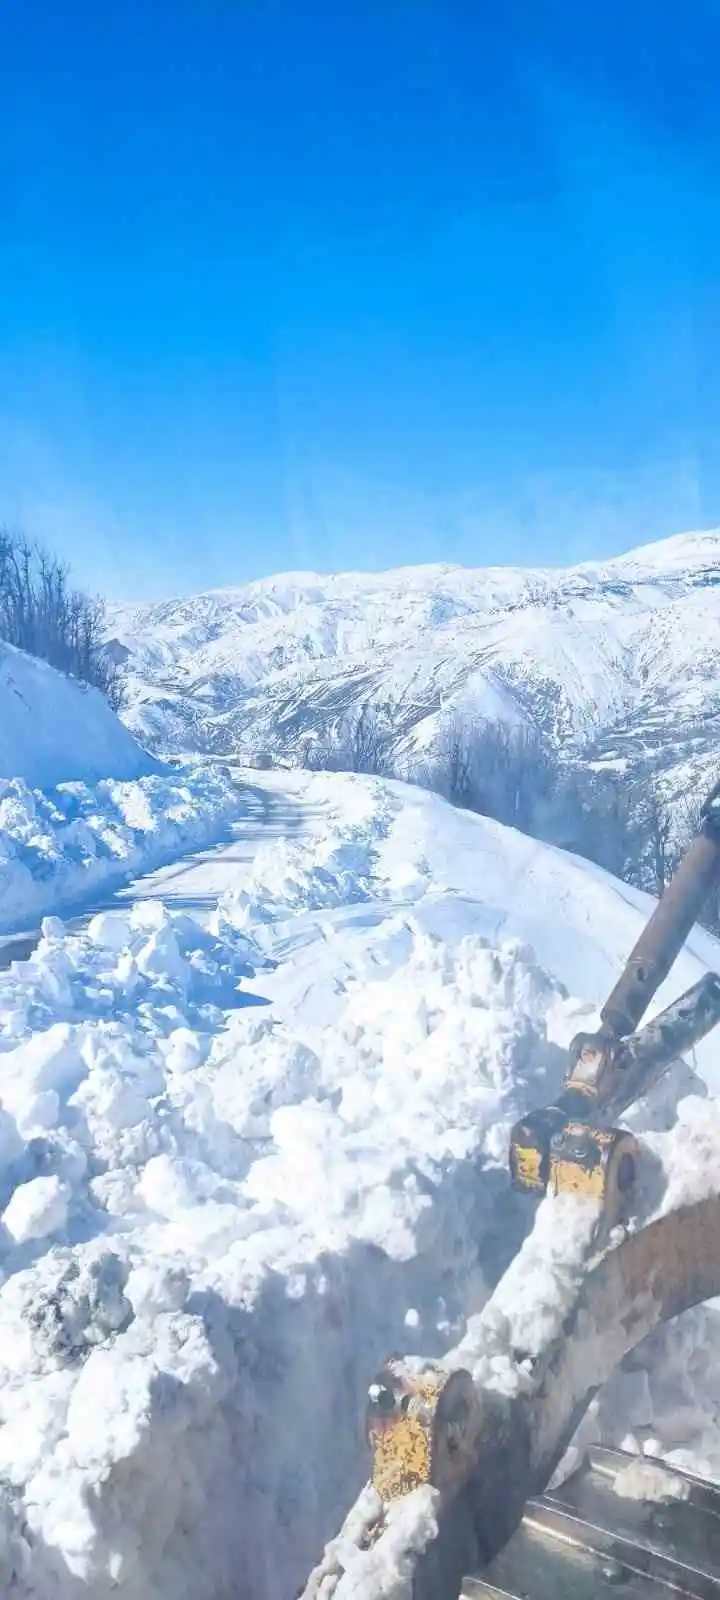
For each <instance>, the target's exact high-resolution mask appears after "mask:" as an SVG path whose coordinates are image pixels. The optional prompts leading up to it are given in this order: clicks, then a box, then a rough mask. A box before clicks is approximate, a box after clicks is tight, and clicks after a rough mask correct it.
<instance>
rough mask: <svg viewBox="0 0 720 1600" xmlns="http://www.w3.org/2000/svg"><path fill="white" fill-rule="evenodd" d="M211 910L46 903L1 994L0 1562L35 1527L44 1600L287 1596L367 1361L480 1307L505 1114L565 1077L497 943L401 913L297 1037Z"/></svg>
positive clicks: (354, 1445) (247, 952)
mask: <svg viewBox="0 0 720 1600" xmlns="http://www.w3.org/2000/svg"><path fill="white" fill-rule="evenodd" d="M210 921H211V923H212V924H213V926H216V927H221V928H222V930H223V931H222V932H221V933H217V932H213V931H210V930H209V929H206V930H203V929H202V928H200V927H199V926H198V925H197V924H196V923H195V922H193V920H192V919H190V918H188V917H179V916H173V915H171V914H169V913H168V912H167V911H165V910H164V909H163V908H162V907H158V906H157V905H154V904H152V903H150V904H147V905H138V906H137V907H136V908H135V909H133V910H132V911H129V912H127V913H115V912H113V913H111V914H106V915H102V916H99V917H97V918H95V919H93V921H92V922H91V923H90V925H89V927H88V929H87V931H86V932H85V933H83V934H82V935H75V936H72V935H69V934H67V933H66V932H65V931H64V930H63V928H62V925H61V924H59V923H57V922H56V921H51V922H49V923H48V924H46V926H45V929H44V937H43V940H42V943H41V944H40V946H39V947H38V950H37V951H36V953H35V955H34V956H33V957H32V958H31V960H30V961H29V962H28V963H27V964H26V965H25V966H22V967H16V968H15V969H14V970H13V971H12V972H11V973H9V974H7V975H6V976H5V977H4V978H3V979H2V980H0V1022H1V1023H2V1036H1V1038H2V1045H3V1047H4V1052H5V1053H4V1054H3V1055H0V1099H2V1103H3V1108H4V1111H3V1121H2V1124H1V1125H0V1139H1V1142H2V1155H3V1159H2V1170H1V1187H0V1202H1V1203H2V1219H1V1222H2V1231H1V1232H0V1244H1V1246H2V1268H3V1277H4V1284H3V1287H2V1289H1V1290H0V1418H1V1419H2V1422H3V1427H2V1429H0V1475H2V1477H3V1479H4V1480H5V1482H6V1483H7V1486H8V1492H9V1493H10V1496H11V1501H12V1503H13V1504H16V1505H17V1508H18V1509H17V1518H16V1520H15V1521H12V1522H11V1524H10V1528H9V1531H8V1535H7V1547H6V1556H5V1568H4V1569H3V1567H2V1566H1V1565H0V1574H1V1575H2V1577H3V1578H4V1580H5V1582H6V1583H8V1582H9V1581H10V1573H11V1571H14V1570H17V1572H18V1574H19V1572H20V1571H21V1570H22V1562H20V1563H19V1557H18V1542H19V1543H20V1545H22V1541H23V1533H22V1528H23V1519H24V1522H25V1523H26V1525H27V1543H28V1549H27V1550H26V1551H25V1553H24V1556H23V1560H24V1561H25V1563H26V1564H28V1571H29V1573H31V1575H32V1581H33V1582H34V1583H35V1584H36V1585H38V1586H39V1588H40V1589H41V1590H42V1592H43V1593H44V1594H47V1595H48V1596H52V1595H53V1594H58V1595H62V1596H63V1597H64V1596H65V1595H70V1594H72V1593H73V1590H72V1588H71V1587H70V1583H71V1576H70V1575H71V1574H72V1575H74V1576H75V1578H76V1579H78V1580H79V1581H80V1582H82V1583H83V1584H85V1585H87V1586H88V1587H89V1589H90V1592H91V1593H93V1594H98V1595H101V1594H103V1593H105V1592H106V1590H107V1591H108V1592H109V1589H110V1588H111V1587H112V1584H113V1583H115V1585H116V1586H117V1588H118V1590H119V1592H121V1593H122V1594H123V1595H127V1596H133V1597H137V1600H140V1596H143V1597H146V1600H150V1597H152V1596H156V1595H157V1596H161V1595H162V1596H166V1595H167V1596H168V1597H169V1596H171V1595H172V1596H173V1597H177V1600H182V1596H184V1595H187V1596H188V1597H190V1596H191V1595H192V1596H194V1597H195V1596H198V1595H202V1594H204V1595H208V1596H210V1595H216V1594H217V1595H220V1594H223V1593H225V1592H230V1591H231V1585H232V1583H233V1582H234V1581H235V1580H236V1578H237V1574H238V1573H239V1572H242V1573H243V1579H244V1583H245V1586H246V1587H245V1590H244V1592H245V1593H247V1594H248V1595H249V1596H250V1595H252V1596H269V1595H271V1594H276V1593H285V1592H288V1591H289V1585H290V1584H291V1583H292V1582H297V1581H298V1579H299V1577H300V1576H301V1575H302V1570H303V1562H305V1564H306V1565H309V1563H310V1560H311V1558H312V1556H313V1554H314V1553H315V1549H316V1543H315V1541H316V1539H317V1532H316V1527H317V1517H318V1514H320V1515H321V1516H322V1524H323V1526H325V1525H326V1518H327V1516H328V1514H330V1515H331V1516H335V1517H337V1515H338V1513H339V1511H340V1509H341V1506H342V1505H343V1502H344V1501H345V1500H346V1499H347V1496H348V1492H349V1491H351V1490H352V1488H354V1487H355V1486H356V1480H355V1473H356V1471H357V1467H358V1451H359V1441H358V1438H357V1435H356V1431H355V1430H356V1422H357V1419H358V1418H359V1416H360V1414H361V1405H362V1392H363V1389H364V1386H365V1384H366V1382H367V1370H368V1364H369V1363H371V1362H373V1361H379V1360H380V1358H381V1357H382V1355H383V1354H385V1353H386V1350H387V1348H388V1343H390V1345H391V1346H392V1344H393V1343H395V1342H396V1339H397V1335H398V1331H399V1330H402V1329H404V1333H405V1338H406V1339H409V1340H410V1341H411V1342H415V1343H416V1344H417V1347H418V1348H419V1349H422V1350H424V1349H426V1348H427V1346H428V1344H431V1345H432V1346H434V1347H435V1348H436V1349H439V1348H441V1347H442V1346H443V1345H444V1344H445V1343H447V1340H448V1338H449V1337H451V1336H452V1335H453V1334H455V1333H456V1332H457V1330H458V1328H459V1327H460V1326H461V1325H462V1319H463V1316H464V1313H465V1309H466V1305H467V1303H468V1297H470V1298H471V1299H472V1298H473V1297H474V1299H475V1303H480V1302H481V1300H482V1299H483V1298H484V1297H485V1295H486V1293H487V1284H486V1283H485V1280H484V1277H483V1273H482V1270H481V1269H480V1267H479V1265H478V1262H477V1254H478V1244H480V1246H481V1248H482V1245H483V1241H485V1242H488V1241H490V1239H491V1235H492V1229H493V1225H494V1220H495V1200H496V1191H497V1187H498V1181H499V1180H500V1181H501V1172H502V1163H503V1159H504V1150H503V1138H504V1136H503V1135H502V1134H501V1130H500V1123H502V1124H503V1125H504V1127H505V1131H506V1129H507V1121H508V1119H509V1118H510V1117H511V1116H512V1115H514V1114H515V1112H516V1109H517V1105H518V1103H519V1102H518V1091H517V1085H518V1083H520V1084H525V1085H530V1092H531V1093H532V1095H533V1096H535V1095H537V1094H538V1093H541V1092H543V1091H544V1088H545V1086H546V1081H547V1073H548V1070H549V1068H554V1067H555V1064H556V1063H555V1056H556V1052H554V1051H553V1049H552V1046H551V1045H550V1044H549V1043H548V1040H547V1022H548V1018H551V1017H552V1015H553V1014H554V1009H555V1008H556V1007H557V1006H558V1005H560V1006H562V1004H563V1002H562V996H561V994H560V991H559V989H558V986H557V985H556V984H554V983H553V982H552V981H551V980H550V979H549V978H548V977H547V976H546V975H545V974H543V973H542V972H541V971H540V969H538V968H537V967H536V966H535V965H534V963H533V961H532V958H531V953H530V952H528V951H523V950H522V949H520V948H518V947H517V946H515V945H513V944H511V943H509V944H507V945H506V946H505V947H504V948H501V949H499V950H498V951H492V950H491V949H489V947H488V946H487V944H486V943H485V942H483V941H482V940H480V939H476V938H469V939H468V940H466V941H465V942H464V944H463V945H462V946H460V947H459V948H458V949H457V950H451V949H449V948H447V947H446V946H444V945H443V944H442V943H441V942H440V941H438V940H432V939H430V938H429V937H428V936H426V935H424V934H422V933H421V932H419V931H417V930H412V928H409V927H408V925H407V924H406V923H404V922H403V923H402V924H401V925H400V924H398V923H397V919H390V923H389V925H388V928H387V929H386V937H385V941H384V942H383V940H381V941H380V943H379V944H378V946H377V948H376V957H377V961H378V963H379V965H380V967H381V968H382V966H383V964H384V963H385V964H386V966H387V970H386V975H385V977H384V978H378V979H377V981H376V982H374V983H373V984H368V983H367V982H366V981H365V980H364V978H363V973H362V970H361V968H362V960H360V965H359V969H358V971H357V973H356V975H355V977H354V979H351V980H350V981H349V982H348V983H347V990H346V994H345V998H344V1002H343V1004H342V1007H341V1010H340V1012H339V1015H338V1018H337V1021H336V1022H335V1023H333V1024H332V1025H329V1026H319V1027H317V1028H315V1029H312V1028H309V1029H297V1028H293V1027H288V1026H283V1025H282V1023H279V1022H278V1020H277V1019H276V1018H273V1016H272V1015H271V1013H270V1012H269V1011H267V1010H264V1009H262V1008H257V1007H253V1008H250V1009H248V1008H244V1009H243V1008H242V1004H241V1003H242V998H243V997H242V994H240V995H238V993H237V985H238V982H239V981H240V982H242V981H243V980H245V981H246V982H249V983H250V987H251V988H253V987H254V988H255V989H257V988H258V986H260V987H262V984H263V982H266V981H268V982H269V981H270V980H271V976H272V975H271V974H270V973H266V974H265V977H263V974H262V972H260V973H259V975H258V976H257V977H256V979H255V983H254V985H253V983H252V980H251V978H250V971H251V969H252V967H253V966H254V967H255V968H257V967H258V966H261V965H262V961H261V958H260V957H259V956H258V953H257V951H256V950H255V949H254V947H253V946H252V945H250V944H249V943H248V941H247V939H246V938H245V937H244V936H243V935H242V934H240V933H237V932H235V931H231V930H228V928H227V925H226V924H225V923H224V922H223V920H222V918H211V919H210ZM398 937H400V938H401V940H402V941H404V946H405V948H406V951H407V955H406V959H405V960H402V959H400V958H399V956H398V952H397V950H396V949H395V944H396V941H397V939H398ZM391 956H392V961H390V957H391ZM250 998H251V995H250V993H249V992H247V993H246V995H245V999H246V1000H249V999H250ZM231 1003H234V1004H235V1006H236V1007H237V1006H238V1005H240V1006H241V1009H235V1010H234V1012H229V1011H227V1009H226V1010H225V1011H224V1012H222V1013H221V1012H219V1011H218V1007H219V1006H223V1007H225V1008H227V1007H228V1005H229V1004H231ZM359 1065H360V1066H361V1068H362V1070H361V1071H360V1072H359V1071H358V1066H359ZM489 1253H490V1252H489ZM290 1416H292V1426H289V1425H288V1418H289V1417H290ZM333 1419H334V1420H335V1421H336V1422H337V1423H338V1424H339V1426H338V1438H337V1439H336V1440H335V1441H334V1442H333V1443H332V1448H331V1447H330V1444H331V1441H330V1437H329V1433H328V1431H327V1430H329V1429H330V1428H331V1427H332V1426H333ZM308 1521H309V1526H308ZM303 1530H304V1531H303ZM19 1592H24V1591H22V1590H20V1591H19ZM113 1592H115V1591H114V1590H113Z"/></svg>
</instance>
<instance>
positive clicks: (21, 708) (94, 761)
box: [0, 640, 158, 789]
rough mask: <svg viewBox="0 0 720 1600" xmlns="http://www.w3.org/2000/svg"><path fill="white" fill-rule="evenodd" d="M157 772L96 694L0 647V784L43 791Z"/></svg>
mask: <svg viewBox="0 0 720 1600" xmlns="http://www.w3.org/2000/svg"><path fill="white" fill-rule="evenodd" d="M157 769H158V764H157V761H155V760H153V758H152V757H151V756H150V755H148V753H147V751H145V750H143V749H141V748H140V745H138V744H137V743H136V741H135V739H134V738H133V737H132V735H131V734H130V732H129V730H128V729H127V728H126V727H125V726H124V724H123V723H122V722H121V721H120V720H119V718H118V717H117V716H116V715H115V712H114V711H111V709H110V706H109V705H108V703H107V700H106V699H105V698H104V696H103V695H102V694H100V692H99V690H98V689H91V688H89V687H88V685H87V684H85V683H79V682H78V681H77V680H76V679H75V678H69V677H67V676H66V675H65V673H63V672H56V671H55V669H54V668H53V667H49V666H48V665H47V662H45V661H39V660H38V658H37V657H36V656H29V655H26V654H25V652H24V651H23V650H16V649H15V647H14V646H13V645H11V644H7V643H6V642H5V641H4V640H0V783H2V781H3V780H5V779H7V778H17V777H18V776H21V777H22V778H24V780H25V782H26V783H27V784H29V785H30V787H31V788H39V789H49V788H53V787H54V786H55V785H56V784H58V783H62V782H65V781H68V780H71V781H73V782H81V783H85V784H94V783H97V781H98V780H99V779H100V778H119V779H125V780H128V779H133V778H141V777H143V776H146V775H147V774H148V773H151V772H155V771H157Z"/></svg>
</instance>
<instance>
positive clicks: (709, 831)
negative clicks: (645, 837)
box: [600, 784, 720, 1038]
mask: <svg viewBox="0 0 720 1600" xmlns="http://www.w3.org/2000/svg"><path fill="white" fill-rule="evenodd" d="M718 878H720V784H717V785H716V786H715V788H714V789H713V790H712V791H711V793H710V794H709V795H708V797H707V799H706V801H705V803H704V805H703V808H702V811H701V821H700V831H699V833H698V834H697V836H696V838H695V839H693V841H692V844H691V845H690V846H689V849H688V850H687V851H686V853H685V855H684V856H683V859H682V861H681V862H680V865H679V867H678V869H677V872H676V873H675V874H674V876H673V877H672V878H671V879H670V882H669V883H668V884H667V886H666V888H665V890H664V892H663V894H662V896H661V898H660V900H659V901H658V903H657V905H656V907H655V910H654V912H653V914H652V916H651V918H650V921H649V922H648V924H647V926H646V927H645V928H643V931H642V933H641V935H640V938H639V939H638V941H637V944H636V945H635V948H634V949H633V950H632V952H631V954H630V956H629V958H628V961H627V964H626V966H625V968H624V970H623V972H622V974H621V976H620V977H619V978H618V981H617V983H616V984H615V987H614V989H613V991H612V993H611V994H610V995H609V996H608V998H607V1000H606V1002H605V1005H604V1006H603V1008H602V1011H601V1013H600V1015H601V1018H602V1022H603V1025H604V1027H605V1028H606V1029H607V1030H608V1031H609V1032H610V1033H612V1034H614V1035H615V1036H616V1037H618V1038H622V1037H624V1035H625V1034H628V1033H632V1032H633V1030H634V1029H635V1028H636V1027H637V1025H638V1023H639V1022H640V1020H641V1018H642V1017H643V1016H644V1015H645V1012H646V1010H647V1007H648V1006H649V1004H650V1001H651V1000H652V998H653V996H654V995H655V994H656V993H657V990H658V989H659V987H660V984H661V983H662V982H663V980H664V979H665V978H666V977H667V975H668V973H669V971H670V968H671V967H672V964H673V962H674V960H675V958H676V956H678V955H679V953H680V951H681V949H682V947H683V945H684V943H685V940H686V939H687V936H688V934H689V933H690V930H691V928H692V927H693V924H694V923H695V922H696V921H697V919H698V916H699V914H700V912H701V910H702V907H703V905H704V902H705V900H706V899H707V896H708V894H709V893H710V890H711V889H712V887H713V885H714V884H715V883H716V882H717V880H718Z"/></svg>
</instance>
